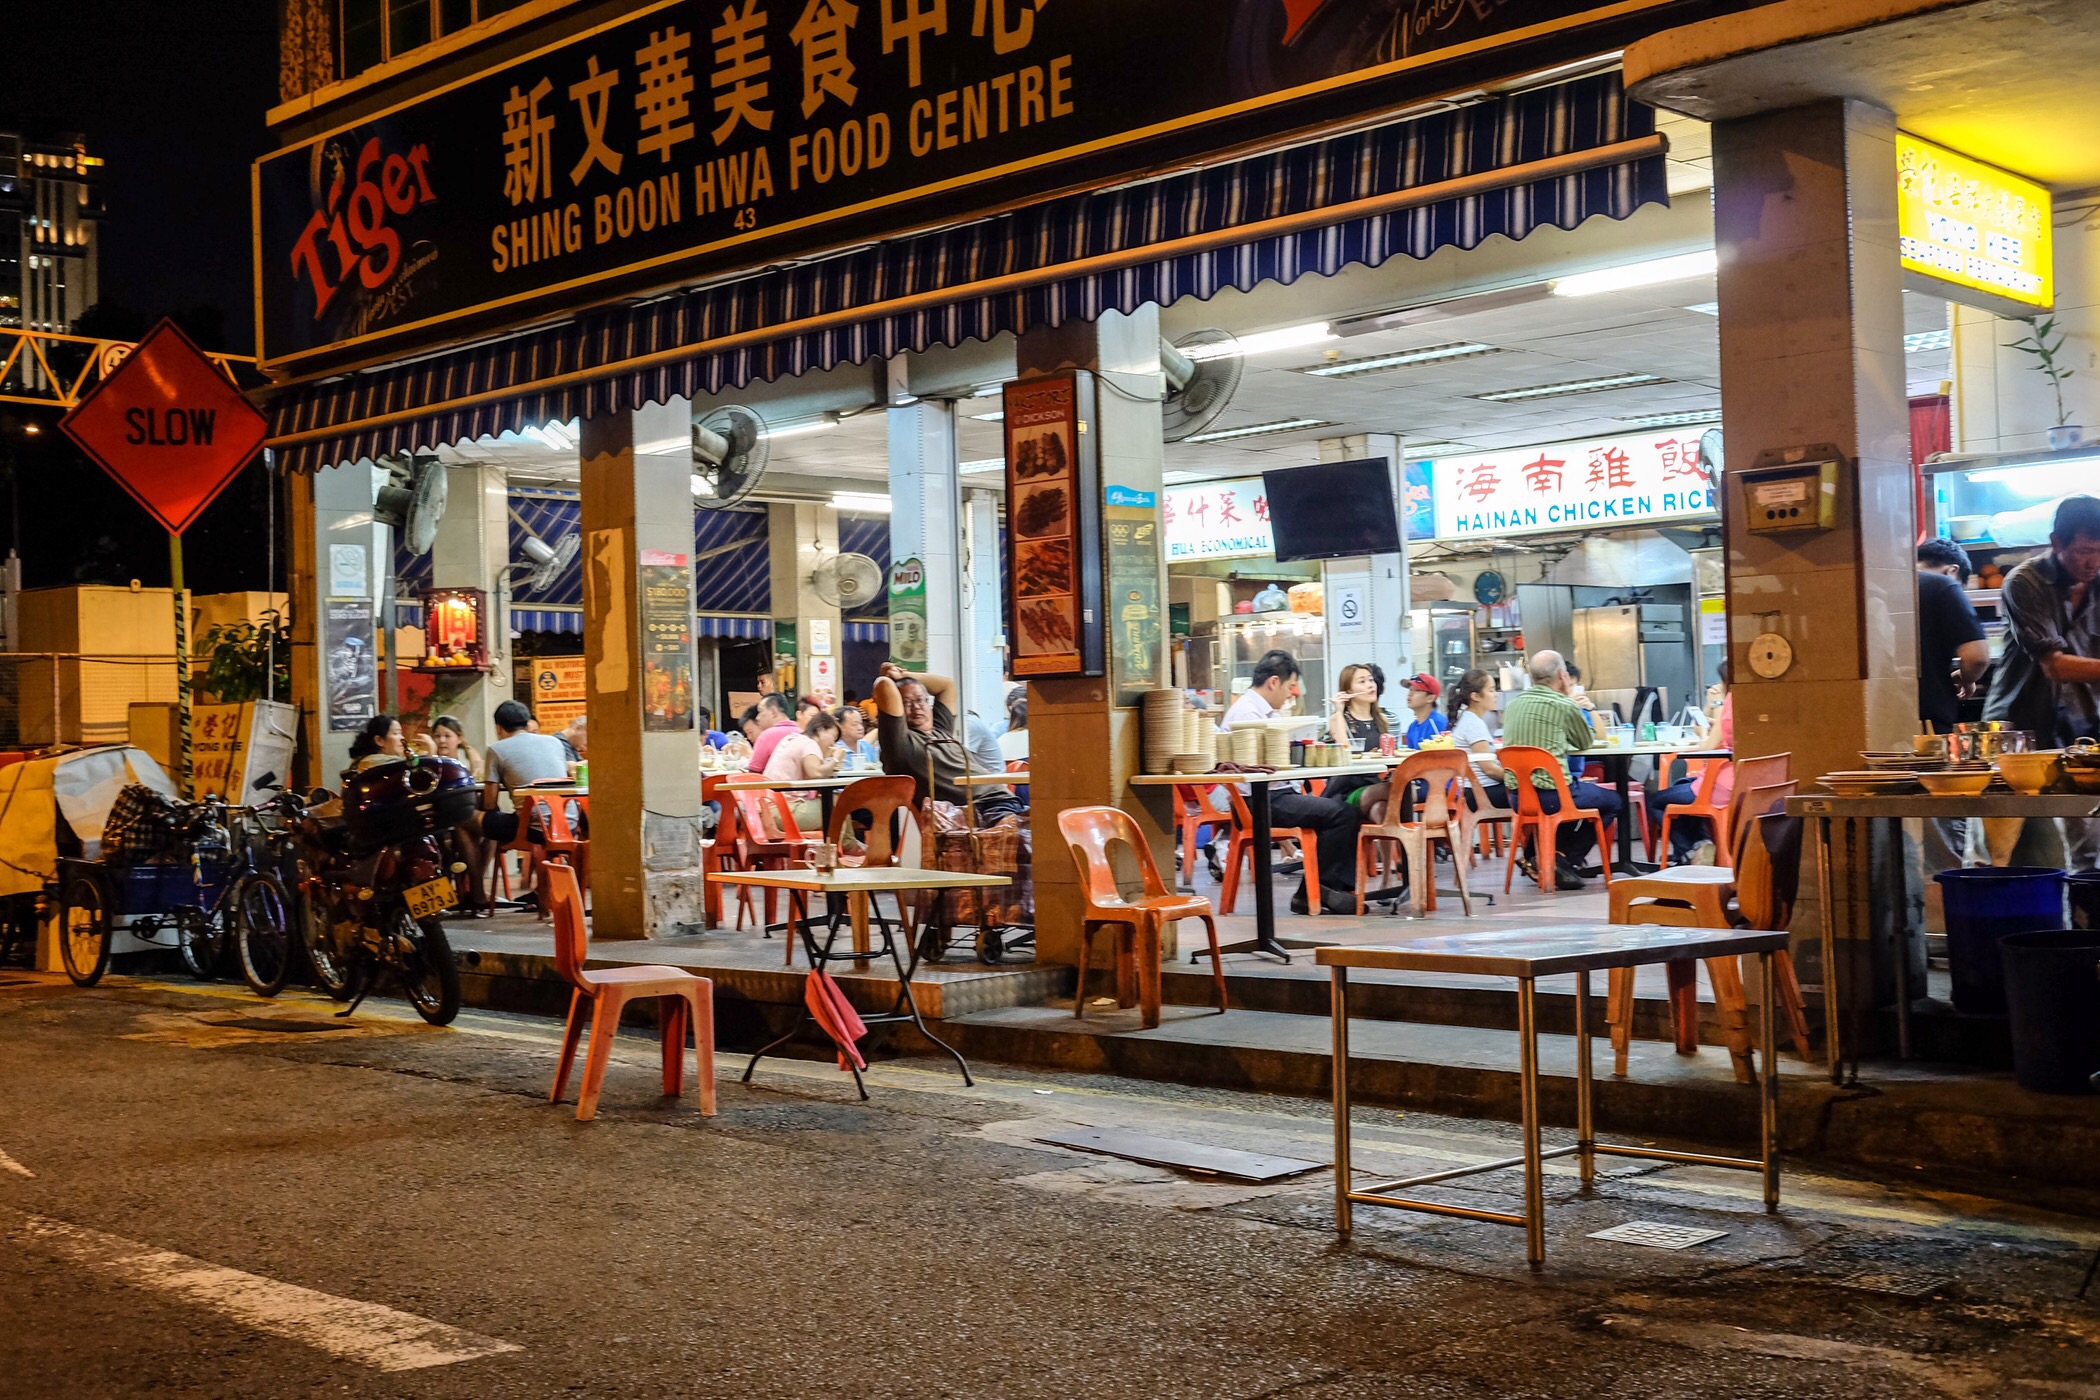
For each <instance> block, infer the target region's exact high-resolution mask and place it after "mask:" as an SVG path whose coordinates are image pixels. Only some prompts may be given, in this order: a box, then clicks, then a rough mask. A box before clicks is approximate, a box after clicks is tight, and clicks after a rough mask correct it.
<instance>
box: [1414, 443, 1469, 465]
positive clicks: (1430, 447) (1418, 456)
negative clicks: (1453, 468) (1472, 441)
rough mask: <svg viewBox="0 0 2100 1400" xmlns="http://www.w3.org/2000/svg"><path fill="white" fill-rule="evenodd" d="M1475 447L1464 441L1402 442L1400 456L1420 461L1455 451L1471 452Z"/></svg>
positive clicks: (1447, 454)
mask: <svg viewBox="0 0 2100 1400" xmlns="http://www.w3.org/2000/svg"><path fill="white" fill-rule="evenodd" d="M1472 450H1473V449H1472V447H1470V446H1469V445H1467V444H1466V443H1463V442H1444V441H1442V440H1438V441H1435V442H1409V441H1407V440H1406V439H1404V438H1403V439H1402V440H1401V442H1400V456H1401V457H1402V458H1403V459H1405V460H1406V461H1409V462H1419V461H1421V460H1422V459H1423V458H1425V457H1447V456H1450V455H1451V454H1452V453H1454V452H1471V451H1472Z"/></svg>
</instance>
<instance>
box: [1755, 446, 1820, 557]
mask: <svg viewBox="0 0 2100 1400" xmlns="http://www.w3.org/2000/svg"><path fill="white" fill-rule="evenodd" d="M1775 459H1776V460H1775ZM1844 465H1845V459H1844V457H1843V456H1842V455H1840V454H1838V453H1835V452H1828V451H1825V450H1821V449H1804V448H1783V449H1780V450H1778V451H1768V452H1761V453H1759V454H1758V459H1757V465H1756V466H1754V467H1752V468H1751V469H1750V470H1749V471H1746V472H1743V473H1741V474H1739V475H1738V476H1737V477H1736V481H1737V482H1738V483H1739V485H1738V489H1739V490H1740V491H1741V492H1742V497H1741V502H1740V504H1741V509H1742V512H1743V517H1742V518H1743V522H1744V528H1745V529H1746V530H1748V531H1749V532H1750V533H1751V534H1753V535H1787V534H1793V533H1796V532H1798V531H1803V530H1828V529H1832V528H1834V527H1835V526H1836V525H1837V498H1838V478H1839V476H1840V475H1841V474H1842V469H1843V467H1844Z"/></svg>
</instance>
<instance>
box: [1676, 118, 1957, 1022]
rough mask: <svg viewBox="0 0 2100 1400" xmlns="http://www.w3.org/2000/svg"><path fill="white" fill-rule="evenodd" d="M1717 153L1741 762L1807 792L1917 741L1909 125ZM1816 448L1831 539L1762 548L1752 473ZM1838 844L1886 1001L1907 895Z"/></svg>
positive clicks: (1833, 130)
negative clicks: (1778, 644)
mask: <svg viewBox="0 0 2100 1400" xmlns="http://www.w3.org/2000/svg"><path fill="white" fill-rule="evenodd" d="M1713 146H1714V171H1715V189H1714V235H1715V243H1716V246H1717V248H1718V251H1719V254H1720V274H1719V278H1718V292H1719V300H1720V332H1721V406H1722V413H1723V416H1724V417H1725V419H1726V421H1727V423H1728V436H1727V463H1726V472H1725V478H1724V481H1723V483H1722V488H1721V489H1722V491H1723V497H1724V506H1723V519H1724V521H1725V523H1726V527H1727V546H1728V560H1727V562H1728V618H1729V648H1728V650H1729V663H1730V669H1731V673H1732V676H1733V682H1734V696H1735V700H1734V707H1735V749H1736V753H1737V754H1738V755H1739V756H1755V755H1761V754H1776V753H1790V754H1792V756H1793V758H1792V774H1793V777H1794V780H1795V781H1796V782H1797V783H1801V784H1804V785H1805V784H1807V783H1809V782H1810V781H1812V780H1813V779H1814V777H1815V776H1816V775H1817V774H1819V773H1826V772H1829V771H1831V770H1833V769H1839V768H1854V767H1857V766H1858V764H1859V751H1860V750H1862V749H1889V748H1896V747H1900V746H1902V745H1903V744H1904V742H1905V739H1906V736H1908V735H1909V734H1911V733H1913V732H1914V731H1915V729H1916V727H1917V681H1916V676H1917V624H1916V610H1917V582H1916V564H1915V555H1914V550H1915V543H1916V534H1915V525H1914V523H1913V517H1914V506H1913V495H1912V488H1911V468H1910V423H1909V409H1908V405H1907V403H1906V400H1905V393H1904V362H1903V302H1902V283H1901V270H1900V264H1899V260H1898V252H1897V234H1896V157H1895V119H1894V117H1893V116H1892V115H1891V114H1890V113H1888V112H1887V111H1885V110H1882V109H1880V108H1877V107H1873V106H1870V105H1868V104H1865V103H1860V102H1853V101H1841V100H1833V101H1828V102H1820V103H1815V104H1812V105H1809V106H1803V107H1796V108H1791V109H1788V110H1784V111H1778V112H1770V113H1765V114H1762V115H1758V116H1753V117H1744V118H1740V119H1737V120H1733V121H1725V122H1720V123H1717V124H1716V125H1715V126H1714V128H1713ZM1818 443H1829V444H1833V445H1834V446H1835V447H1836V448H1837V450H1838V451H1839V452H1841V453H1842V454H1844V456H1845V458H1846V459H1847V461H1848V464H1849V465H1848V466H1847V467H1846V469H1845V470H1844V471H1843V472H1841V474H1840V479H1839V483H1838V491H1837V499H1836V512H1835V521H1834V524H1833V526H1832V528H1830V529H1827V530H1820V531H1816V530H1810V531H1796V532H1789V533H1786V534H1752V533H1751V532H1750V530H1749V528H1748V527H1749V524H1750V521H1749V519H1748V516H1749V512H1748V511H1747V510H1746V509H1745V508H1744V505H1743V499H1742V494H1741V493H1742V482H1741V478H1742V475H1743V473H1744V472H1745V471H1747V470H1749V469H1750V468H1751V467H1752V466H1753V465H1754V464H1755V463H1756V462H1757V461H1758V458H1759V456H1760V454H1761V453H1770V452H1773V451H1775V450H1782V449H1790V448H1810V449H1811V450H1812V445H1813V444H1818ZM1768 460H1769V459H1768ZM1765 632H1776V633H1778V634H1779V635H1780V636H1782V637H1784V638H1785V639H1786V640H1787V642H1788V643H1789V644H1790V645H1791V647H1792V651H1793V662H1792V665H1791V666H1790V667H1789V668H1788V669H1787V671H1786V672H1785V673H1784V674H1783V675H1781V676H1778V677H1776V678H1761V677H1759V676H1758V675H1756V674H1755V673H1754V672H1753V671H1752V669H1751V667H1750V665H1749V664H1748V657H1749V652H1750V647H1751V643H1752V642H1753V640H1754V639H1755V638H1756V637H1757V636H1758V635H1760V634H1761V633H1765ZM1865 825H1871V824H1865ZM1838 835H1839V839H1838V841H1837V842H1836V853H1835V857H1834V859H1835V866H1834V869H1833V877H1832V884H1833V891H1834V896H1835V898H1834V902H1833V911H1834V914H1835V928H1834V929H1833V932H1834V934H1835V936H1836V939H1837V944H1836V946H1837V948H1838V951H1839V961H1840V966H1841V972H1840V979H1841V984H1842V986H1843V987H1844V988H1845V989H1846V1000H1847V1001H1848V1002H1849V1003H1851V1004H1853V1005H1855V1006H1858V1005H1867V1004H1881V1003H1882V1002H1883V1001H1884V1000H1885V989H1886V987H1887V986H1888V985H1889V984H1890V982H1891V978H1892V973H1893V966H1894V937H1893V934H1894V924H1893V920H1894V919H1896V918H1900V917H1902V915H1903V913H1904V912H1905V911H1904V907H1903V906H1904V905H1905V903H1906V901H1903V900H1892V899H1887V898H1883V899H1881V900H1880V901H1879V902H1878V903H1879V913H1878V914H1877V913H1876V912H1875V911H1876V901H1873V900H1871V899H1870V897H1869V892H1870V889H1871V888H1872V886H1873V881H1874V872H1876V871H1877V870H1880V871H1887V870H1889V869H1890V868H1891V866H1890V863H1889V862H1890V857H1891V854H1892V853H1891V852H1888V851H1886V850H1884V849H1883V847H1882V839H1881V838H1880V837H1879V836H1877V835H1873V834H1871V833H1868V832H1865V831H1861V832H1856V833H1851V834H1850V835H1848V834H1846V833H1843V832H1840V833H1838ZM1896 868H1900V860H1898V861H1897V863H1896ZM1803 875H1804V879H1803V881H1802V890H1801V903H1800V905H1799V906H1798V907H1797V913H1796V917H1795V920H1794V924H1793V930H1792V931H1793V933H1794V935H1795V944H1796V947H1795V960H1796V963H1797V965H1799V966H1800V968H1801V976H1802V980H1803V981H1804V982H1806V983H1810V984H1812V985H1813V984H1820V983H1822V982H1823V980H1824V977H1825V972H1824V969H1823V968H1822V965H1821V964H1822V959H1821V957H1820V956H1819V952H1820V950H1819V947H1818V945H1817V944H1816V943H1814V942H1812V941H1809V940H1810V937H1811V936H1812V935H1818V934H1820V923H1821V921H1820V918H1819V914H1818V905H1817V902H1816V901H1817V893H1818V887H1817V883H1816V871H1815V868H1814V863H1813V861H1812V860H1810V861H1808V863H1807V868H1806V869H1805V870H1804V871H1803ZM1884 878H1886V877H1885V876H1884ZM1885 893H1886V889H1885V887H1884V894H1885ZM1870 1019H1871V1018H1868V1017H1861V1018H1859V1022H1860V1023H1865V1022H1867V1021H1869V1020H1870ZM1854 1048H1855V1049H1872V1048H1873V1047H1872V1046H1855V1047H1854Z"/></svg>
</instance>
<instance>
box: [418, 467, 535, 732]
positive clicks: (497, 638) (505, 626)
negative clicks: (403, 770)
mask: <svg viewBox="0 0 2100 1400" xmlns="http://www.w3.org/2000/svg"><path fill="white" fill-rule="evenodd" d="M445 472H446V475H447V477H448V480H447V481H446V483H445V514H444V516H443V518H441V519H440V520H439V521H438V529H437V539H436V541H435V542H434V543H433V544H432V545H431V547H430V556H431V557H430V581H431V584H432V585H433V586H434V587H437V588H478V589H480V590H482V592H484V593H486V594H487V595H488V605H489V613H488V618H489V671H488V674H487V675H485V676H475V677H473V678H472V679H471V680H469V681H468V682H467V685H466V688H465V694H464V695H462V696H461V697H460V698H459V699H457V700H454V701H452V702H451V707H450V708H451V713H452V714H453V715H454V717H456V718H457V719H458V720H459V722H460V725H461V727H462V728H464V729H465V730H466V731H467V742H468V743H470V744H472V745H473V746H474V747H475V749H476V750H477V751H483V752H485V751H486V750H487V749H488V746H489V743H490V741H491V740H493V739H495V738H496V728H495V722H494V718H493V717H494V715H495V713H496V707H497V706H498V705H500V704H502V703H503V702H504V701H505V700H509V699H511V698H512V695H511V678H510V619H509V618H507V617H503V616H499V615H498V613H497V611H496V600H497V598H498V596H499V595H500V594H501V592H502V588H501V584H502V579H503V571H504V569H505V568H507V567H508V566H509V564H510V474H509V473H508V472H506V471H505V470H504V469H503V468H502V467H501V466H500V465H493V464H491V465H482V466H470V467H447V468H446V469H445ZM548 543H549V544H552V543H553V541H552V540H549V541H548ZM517 698H520V699H527V698H528V697H524V696H520V697H517ZM432 718H435V716H432Z"/></svg>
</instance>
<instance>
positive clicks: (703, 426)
mask: <svg viewBox="0 0 2100 1400" xmlns="http://www.w3.org/2000/svg"><path fill="white" fill-rule="evenodd" d="M767 450H768V449H767V441H766V420H765V419H763V418H761V417H759V416H758V411H757V410H756V409H751V408H746V407H744V405H742V404H725V405H723V406H722V407H721V408H718V409H715V410H714V411H713V412H712V413H709V414H708V415H707V416H706V417H705V418H701V419H699V420H698V421H696V422H695V423H694V424H693V475H694V476H695V477H696V478H698V481H697V482H696V484H695V489H694V492H693V504H695V505H697V506H700V507H701V508H703V509H705V510H721V509H723V508H724V507H726V506H733V505H735V504H736V503H737V502H738V501H741V500H743V499H744V497H746V496H748V495H750V494H751V493H752V492H753V491H755V490H757V489H758V479H759V478H760V477H762V476H764V475H765V472H766V456H767ZM700 485H705V486H706V488H707V489H706V490H705V491H702V490H700V489H698V488H699V486H700Z"/></svg>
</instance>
